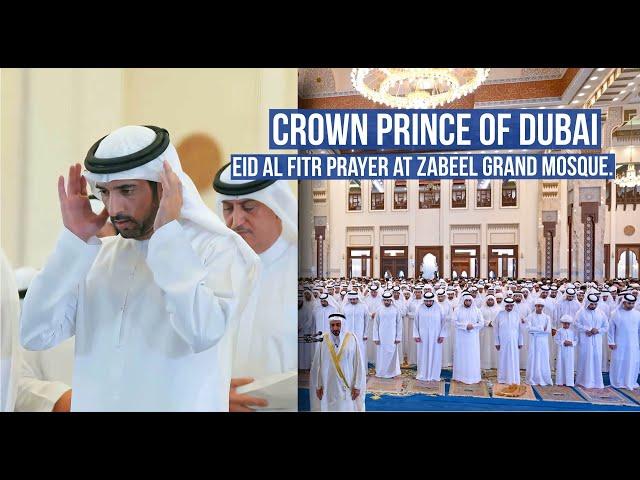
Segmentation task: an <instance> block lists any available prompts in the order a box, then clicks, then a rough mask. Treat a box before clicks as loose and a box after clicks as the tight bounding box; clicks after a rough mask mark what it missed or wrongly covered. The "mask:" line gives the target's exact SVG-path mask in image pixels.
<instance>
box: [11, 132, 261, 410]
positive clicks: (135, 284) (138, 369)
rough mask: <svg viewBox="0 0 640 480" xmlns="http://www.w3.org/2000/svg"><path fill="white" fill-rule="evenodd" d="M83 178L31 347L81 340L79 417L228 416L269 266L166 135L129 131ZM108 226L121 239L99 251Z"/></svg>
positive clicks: (37, 296)
mask: <svg viewBox="0 0 640 480" xmlns="http://www.w3.org/2000/svg"><path fill="white" fill-rule="evenodd" d="M85 167H86V170H87V171H85V172H84V173H83V174H81V166H80V165H79V164H76V165H74V166H72V167H70V168H69V177H68V179H67V185H66V187H65V183H64V178H63V177H62V176H61V177H60V178H59V179H58V194H59V198H60V206H61V211H62V220H63V224H64V228H63V230H62V233H61V234H60V237H59V239H58V242H57V244H56V247H55V250H54V252H53V254H52V255H51V256H50V257H49V259H48V261H47V263H46V265H45V267H44V268H43V270H42V271H41V272H40V273H39V274H38V275H37V276H36V277H35V278H34V279H33V282H32V284H31V286H30V288H29V290H28V292H27V295H26V297H25V301H24V310H23V315H22V319H21V331H20V338H21V342H22V344H23V346H24V347H25V348H27V349H29V350H42V349H47V348H51V347H53V346H55V345H57V344H58V343H60V342H61V341H63V340H65V339H66V338H69V337H71V336H74V335H75V359H74V376H73V385H72V387H73V399H72V405H71V410H72V411H226V410H228V407H229V386H230V379H231V341H230V338H231V337H232V335H233V334H235V331H236V330H240V335H242V333H243V332H242V330H243V328H244V326H243V322H242V318H244V316H245V315H246V314H247V313H249V314H253V311H250V312H249V310H251V308H252V306H253V305H254V304H253V303H252V302H251V299H250V295H249V293H248V292H251V290H252V287H253V283H254V280H255V278H257V275H258V274H259V265H260V263H259V259H258V258H257V256H256V255H255V253H254V252H253V251H252V250H251V249H250V248H248V246H247V245H246V244H245V243H244V241H243V240H242V239H241V238H240V237H239V236H238V235H237V234H236V233H234V232H233V231H231V230H229V229H228V228H226V227H225V226H224V224H223V223H222V222H221V221H220V219H219V218H218V217H216V216H215V214H214V213H213V212H212V211H211V210H209V209H208V208H207V207H206V206H205V205H204V203H203V202H202V199H201V198H200V195H199V194H198V192H197V190H196V188H195V186H194V184H193V182H192V181H191V179H190V178H189V177H188V176H187V175H186V174H185V173H184V172H183V171H182V167H181V165H180V160H179V158H178V154H177V152H176V150H175V148H174V146H173V145H172V144H171V143H170V141H169V133H168V132H167V131H166V130H164V129H161V128H158V127H152V126H148V127H147V126H127V127H122V128H120V129H118V130H116V131H114V132H112V133H111V134H109V135H107V136H106V137H104V138H102V139H101V140H99V141H98V142H96V143H95V144H94V145H93V146H92V147H91V149H90V150H89V152H88V154H87V157H86V159H85ZM87 183H89V185H90V187H91V189H92V191H93V192H94V194H96V196H97V197H99V198H102V201H103V202H104V205H105V208H104V210H103V211H102V212H101V213H100V214H97V215H96V214H95V213H93V211H92V210H91V206H90V204H89V198H88V196H87ZM107 218H110V219H111V222H112V223H113V225H114V227H115V228H116V230H117V232H118V233H119V235H116V236H113V237H106V238H103V239H98V238H97V237H96V234H97V233H98V231H99V230H100V229H101V228H102V227H103V226H104V224H105V222H106V221H107Z"/></svg>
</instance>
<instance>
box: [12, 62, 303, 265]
mask: <svg viewBox="0 0 640 480" xmlns="http://www.w3.org/2000/svg"><path fill="white" fill-rule="evenodd" d="M0 81H1V83H0V88H1V90H2V97H1V101H2V106H1V108H2V117H1V119H0V120H1V122H2V125H1V128H2V130H1V137H0V142H1V155H2V157H1V161H2V170H1V172H2V176H1V178H2V189H1V191H0V195H1V199H0V200H1V204H2V234H1V237H2V246H3V248H4V249H5V251H6V252H7V255H8V257H9V259H10V260H11V262H12V263H13V264H14V266H20V265H31V266H35V267H41V266H42V265H43V264H44V262H45V260H46V258H47V256H48V255H49V254H50V252H51V251H52V249H53V246H54V245H55V241H56V238H57V236H58V233H59V232H60V229H61V227H62V222H61V219H60V212H59V205H58V198H57V190H56V181H57V177H58V176H59V175H60V174H62V173H64V172H65V171H66V170H67V168H68V166H69V165H70V164H71V163H73V162H80V163H82V161H83V160H84V156H85V155H86V152H87V150H88V148H89V147H90V146H91V145H92V144H93V143H94V142H95V141H96V140H97V139H98V138H100V137H102V136H104V135H106V134H107V133H108V132H109V131H111V130H113V129H115V128H118V127H120V126H122V125H127V124H145V123H150V124H153V125H160V126H163V127H165V128H167V129H168V130H169V131H170V132H171V136H172V141H173V142H174V144H177V143H179V142H180V140H181V139H182V138H184V137H185V136H186V135H189V134H191V133H198V132H201V133H207V134H208V135H210V136H211V137H213V138H214V140H215V141H216V144H217V146H218V147H219V149H220V152H221V155H222V160H223V161H224V162H225V163H226V161H228V156H229V154H231V153H260V152H263V151H266V145H267V134H268V130H267V125H268V123H267V122H268V116H267V115H268V111H267V108H268V107H269V106H273V107H280V108H295V106H296V105H297V91H296V89H297V71H296V69H282V70H281V69H202V70H200V69H197V70H196V69H3V70H2V72H1V78H0ZM291 184H292V186H293V185H294V182H291ZM294 190H295V189H294ZM203 198H204V199H205V201H206V202H207V203H208V204H209V205H210V206H212V207H213V198H214V193H213V189H212V188H209V189H208V190H207V191H205V192H203Z"/></svg>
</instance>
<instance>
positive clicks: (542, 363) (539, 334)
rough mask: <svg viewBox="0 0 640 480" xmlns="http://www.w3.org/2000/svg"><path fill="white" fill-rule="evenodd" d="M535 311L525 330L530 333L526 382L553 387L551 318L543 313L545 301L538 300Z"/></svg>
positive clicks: (529, 318) (528, 319) (528, 316)
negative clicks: (550, 343)
mask: <svg viewBox="0 0 640 480" xmlns="http://www.w3.org/2000/svg"><path fill="white" fill-rule="evenodd" d="M534 305H535V311H534V312H531V313H530V314H529V315H527V318H526V322H525V329H526V330H527V331H528V332H529V342H528V343H529V352H528V356H527V376H526V382H527V383H528V384H529V385H542V386H544V385H553V381H552V380H551V366H550V365H549V340H548V338H549V337H550V336H551V318H550V317H549V315H547V314H546V313H544V312H543V309H544V306H545V301H544V299H542V298H538V299H537V300H536V301H535V302H534Z"/></svg>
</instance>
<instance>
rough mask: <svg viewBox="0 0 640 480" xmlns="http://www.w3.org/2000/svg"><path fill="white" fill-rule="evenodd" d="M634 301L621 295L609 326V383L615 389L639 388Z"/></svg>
mask: <svg viewBox="0 0 640 480" xmlns="http://www.w3.org/2000/svg"><path fill="white" fill-rule="evenodd" d="M635 304H636V297H635V296H634V295H632V294H630V293H627V294H625V295H624V298H623V300H622V303H621V305H620V307H618V308H617V309H616V311H615V313H614V315H613V316H612V318H611V321H610V324H609V332H608V340H609V348H610V349H611V369H610V371H609V379H610V380H611V385H612V386H614V387H616V388H626V389H629V390H633V389H635V388H638V374H639V373H640V344H639V343H638V338H639V337H640V312H638V311H637V310H635Z"/></svg>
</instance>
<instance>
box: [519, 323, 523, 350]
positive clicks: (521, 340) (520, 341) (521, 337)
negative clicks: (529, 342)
mask: <svg viewBox="0 0 640 480" xmlns="http://www.w3.org/2000/svg"><path fill="white" fill-rule="evenodd" d="M524 331H525V329H524V328H522V324H520V326H519V327H518V346H520V345H524Z"/></svg>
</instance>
